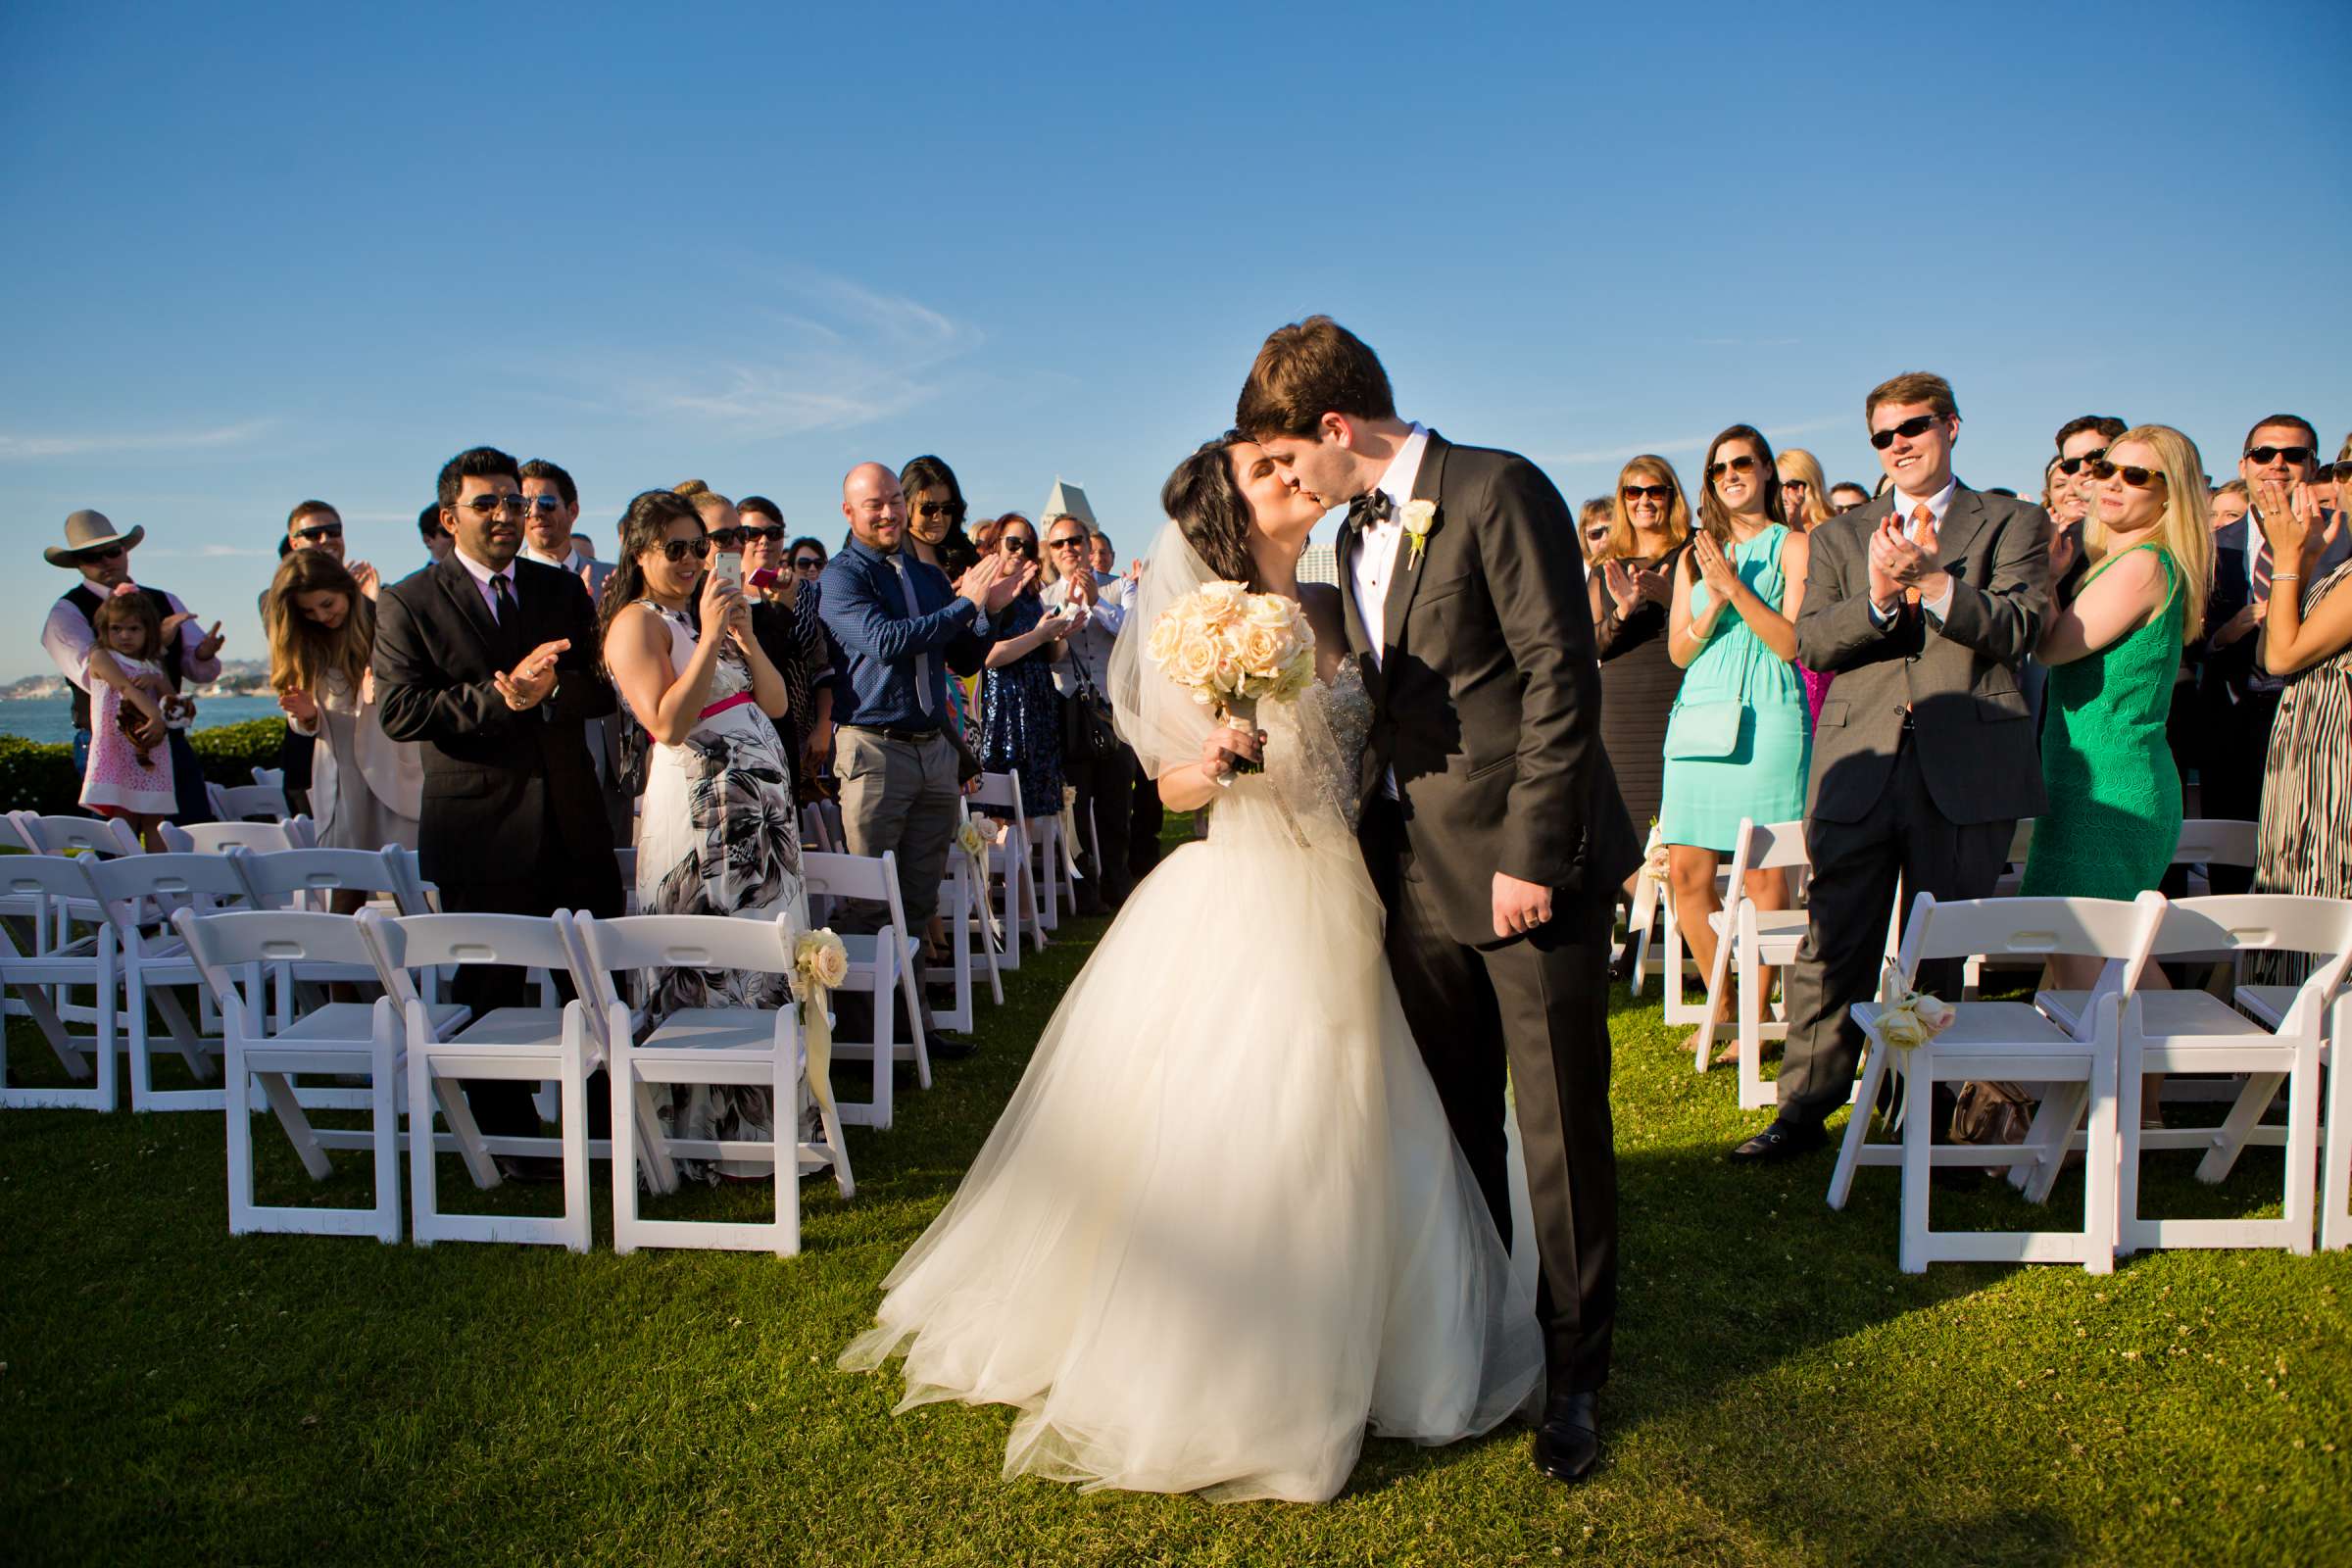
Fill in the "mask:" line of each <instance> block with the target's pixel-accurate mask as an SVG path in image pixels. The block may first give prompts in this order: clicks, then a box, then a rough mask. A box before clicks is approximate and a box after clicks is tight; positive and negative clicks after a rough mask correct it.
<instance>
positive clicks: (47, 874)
mask: <svg viewBox="0 0 2352 1568" xmlns="http://www.w3.org/2000/svg"><path fill="white" fill-rule="evenodd" d="M97 863H98V862H97V861H95V860H88V859H83V858H79V857H76V856H68V855H0V895H4V896H6V897H9V898H15V899H26V900H56V901H59V902H73V903H85V902H86V903H96V902H97V899H98V889H97V887H96V886H95V885H94V884H93V883H92V882H91V881H90V867H91V866H93V865H95V864H97ZM8 940H9V938H8V933H7V932H6V931H5V930H0V942H6V941H8Z"/></svg>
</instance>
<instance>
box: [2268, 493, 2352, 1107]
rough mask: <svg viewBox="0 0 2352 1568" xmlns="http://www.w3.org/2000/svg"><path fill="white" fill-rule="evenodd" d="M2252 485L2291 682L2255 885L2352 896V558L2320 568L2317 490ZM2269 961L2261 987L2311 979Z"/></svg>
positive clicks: (2298, 958) (2276, 636) (2271, 667)
mask: <svg viewBox="0 0 2352 1568" xmlns="http://www.w3.org/2000/svg"><path fill="white" fill-rule="evenodd" d="M2339 461H2341V460H2339ZM2338 482H2339V483H2340V482H2341V481H2338ZM2250 488H2251V489H2252V491H2253V501H2254V512H2255V515H2257V516H2259V518H2260V519H2261V527H2262V532H2263V541H2264V543H2265V544H2266V545H2267V546H2268V547H2269V558H2270V560H2271V561H2272V562H2273V563H2274V564H2276V565H2277V566H2278V567H2279V568H2280V569H2277V570H2274V571H2273V572H2272V574H2271V583H2272V585H2273V588H2274V592H2273V594H2272V597H2271V607H2270V611H2269V613H2268V614H2267V615H2266V616H2265V618H2264V620H2263V626H2262V632H2261V639H2260V640H2261V651H2262V661H2263V667H2264V668H2265V669H2266V670H2267V671H2268V672H2269V673H2270V674H2272V675H2274V676H2276V677H2278V679H2279V680H2281V681H2283V682H2284V683H2285V685H2284V688H2283V690H2282V691H2281V692H2280V695H2279V699H2278V716H2277V719H2276V721H2275V722H2274V723H2273V724H2272V726H2271V740H2270V753H2269V756H2268V758H2267V760H2266V764H2265V767H2264V770H2263V781H2262V836H2261V841H2260V849H2259V851H2258V855H2257V858H2258V862H2259V863H2258V864H2257V866H2256V868H2255V873H2254V887H2255V890H2256V891H2257V892H2262V893H2302V894H2308V895H2311V896H2313V897H2316V898H2324V899H2347V898H2352V833H2347V832H2346V831H2345V826H2344V825H2345V823H2347V822H2352V561H2348V562H2343V563H2339V564H2337V565H2335V566H2334V567H2333V568H2331V569H2327V570H2325V571H2323V570H2321V569H2320V568H2319V566H2318V564H2317V563H2318V562H2319V560H2320V558H2321V555H2322V553H2323V551H2324V549H2325V546H2324V544H2323V542H2322V541H2323V519H2322V516H2321V514H2320V508H2319V501H2318V496H2317V494H2316V493H2315V492H2316V487H2314V486H2312V485H2309V484H2305V485H2301V486H2297V485H2296V484H2294V483H2292V482H2291V481H2289V480H2286V479H2284V478H2280V477H2277V476H2265V477H2262V478H2259V479H2257V480H2255V481H2254V483H2253V484H2252V486H2251V487H2250ZM2269 957H2270V959H2271V961H2270V962H2269V963H2267V964H2264V963H2258V964H2257V966H2256V967H2257V971H2258V973H2257V975H2256V978H2257V979H2260V980H2264V981H2268V982H2270V983H2273V984H2278V985H2288V984H2296V983H2299V982H2301V981H2302V979H2303V978H2304V977H2305V976H2306V975H2307V974H2308V973H2309V972H2310V959H2309V958H2308V956H2302V955H2294V956H2287V955H2277V956H2269ZM2335 1049H2336V1050H2337V1051H2338V1052H2341V1051H2342V1050H2343V1047H2342V1046H2341V1045H2340V1044H2339V1045H2337V1046H2336V1048H2335ZM2338 1059H2339V1062H2340V1060H2341V1058H2340V1056H2339V1058H2338ZM2335 1070H2337V1071H2342V1070H2343V1069H2342V1067H2341V1066H2340V1065H2339V1066H2338V1067H2337V1068H2336V1069H2335Z"/></svg>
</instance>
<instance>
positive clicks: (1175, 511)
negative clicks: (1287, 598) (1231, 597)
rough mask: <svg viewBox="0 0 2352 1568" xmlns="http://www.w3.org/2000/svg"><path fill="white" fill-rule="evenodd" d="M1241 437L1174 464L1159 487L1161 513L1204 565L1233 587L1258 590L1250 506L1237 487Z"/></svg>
mask: <svg viewBox="0 0 2352 1568" xmlns="http://www.w3.org/2000/svg"><path fill="white" fill-rule="evenodd" d="M1242 439H1244V438H1243V436H1242V433H1241V432H1240V431H1239V430H1228V431H1226V432H1225V433H1224V434H1223V435H1221V436H1218V437H1217V438H1216V439H1215V440H1214V441H1203V442H1202V443H1201V447H1200V450H1199V451H1197V452H1195V453H1194V454H1193V455H1192V456H1191V457H1189V458H1187V459H1185V460H1184V461H1183V462H1182V463H1179V464H1178V465H1176V471H1175V472H1174V473H1171V474H1169V475H1168V482H1167V483H1166V484H1163V485H1161V486H1160V487H1159V510H1160V511H1162V512H1164V513H1166V514H1167V515H1168V516H1170V517H1172V518H1173V519H1175V522H1176V526H1177V528H1178V530H1180V531H1181V532H1182V533H1183V534H1184V541H1185V543H1186V544H1189V545H1191V546H1192V547H1193V549H1194V550H1196V551H1198V552H1199V553H1200V556H1201V563H1202V564H1205V565H1206V566H1207V567H1208V569H1209V570H1210V571H1211V572H1214V573H1215V574H1216V575H1217V576H1219V577H1223V578H1225V579H1226V580H1227V581H1229V582H1238V583H1244V584H1247V585H1249V586H1250V587H1252V588H1254V587H1256V586H1257V581H1256V579H1257V562H1256V560H1255V558H1253V557H1252V556H1251V555H1250V501H1249V498H1248V497H1246V496H1244V495H1243V494H1242V492H1241V488H1240V486H1238V485H1236V484H1235V483H1234V482H1233V448H1234V445H1235V443H1237V442H1239V441H1241V440H1242Z"/></svg>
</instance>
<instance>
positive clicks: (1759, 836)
mask: <svg viewBox="0 0 2352 1568" xmlns="http://www.w3.org/2000/svg"><path fill="white" fill-rule="evenodd" d="M1810 863H1811V861H1810V859H1809V858H1807V856H1806V853H1805V824H1804V823H1803V822H1801V821H1797V822H1773V823H1769V824H1760V823H1757V822H1754V821H1751V820H1749V819H1748V818H1746V817H1742V818H1740V832H1739V836H1738V838H1737V839H1735V840H1734V842H1733V849H1732V882H1731V887H1730V889H1729V890H1728V891H1727V892H1726V894H1725V904H1724V907H1722V908H1721V909H1720V910H1718V911H1717V912H1716V913H1715V914H1713V915H1711V916H1709V917H1708V924H1710V925H1711V926H1713V927H1714V929H1715V969H1714V973H1713V974H1712V975H1711V976H1710V977H1709V979H1708V983H1707V1011H1708V1014H1709V1015H1710V1016H1712V1015H1713V1014H1714V1012H1715V1009H1716V1007H1717V1006H1718V1005H1720V1004H1719V1002H1718V999H1719V998H1720V997H1721V996H1722V995H1723V988H1724V986H1725V984H1726V983H1727V981H1729V982H1731V983H1736V984H1737V985H1738V987H1739V993H1740V994H1739V1003H1738V1007H1739V1016H1738V1018H1737V1019H1736V1020H1735V1027H1736V1028H1737V1029H1738V1031H1739V1034H1738V1039H1739V1042H1740V1108H1741V1109H1742V1110H1753V1109H1755V1108H1756V1107H1758V1106H1761V1105H1770V1104H1775V1103H1778V1102H1779V1100H1780V1086H1779V1085H1778V1084H1777V1083H1772V1082H1767V1081H1766V1080H1765V1078H1764V1075H1763V1063H1764V1040H1765V1038H1766V1031H1768V1030H1769V1031H1770V1032H1771V1038H1772V1039H1775V1040H1785V1039H1787V1038H1788V1036H1789V1025H1788V1024H1787V1022H1785V1021H1783V1020H1781V1019H1777V1018H1776V1019H1772V1020H1769V1021H1768V1020H1767V1019H1766V1018H1765V1016H1764V1005H1765V1002H1766V1000H1767V999H1766V998H1765V995H1764V970H1765V969H1767V968H1785V967H1786V966H1787V965H1789V964H1791V963H1794V962H1795V961H1796V950H1797V947H1798V945H1799V944H1800V943H1802V942H1803V941H1804V939H1805V928H1806V923H1807V916H1806V913H1805V909H1804V907H1803V903H1802V898H1801V896H1802V893H1803V876H1804V871H1805V868H1806V866H1808V865H1809V864H1810ZM1750 871H1786V872H1788V873H1789V892H1790V894H1791V895H1792V897H1791V902H1792V903H1794V904H1795V905H1796V907H1794V908H1789V909H1765V908H1760V907H1757V905H1756V902H1755V901H1754V900H1753V899H1750V898H1749V897H1748V896H1747V873H1748V872H1750ZM1712 1033H1713V1031H1709V1038H1705V1039H1701V1040H1700V1041H1698V1042H1697V1044H1696V1048H1695V1053H1694V1054H1695V1056H1696V1060H1695V1061H1694V1062H1693V1063H1692V1065H1693V1067H1694V1068H1695V1069H1696V1070H1697V1071H1699V1072H1705V1071H1706V1070H1707V1068H1708V1067H1709V1066H1710V1065H1711V1064H1712V1063H1713V1060H1714V1052H1713V1047H1714V1040H1713V1039H1712Z"/></svg>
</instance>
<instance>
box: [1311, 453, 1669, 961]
mask: <svg viewBox="0 0 2352 1568" xmlns="http://www.w3.org/2000/svg"><path fill="white" fill-rule="evenodd" d="M1413 499H1415V500H1416V501H1434V502H1436V503H1437V516H1436V518H1435V520H1434V521H1433V522H1432V523H1431V525H1430V531H1429V535H1428V540H1427V543H1426V545H1425V547H1424V549H1423V551H1422V554H1421V559H1420V562H1419V563H1418V564H1413V562H1412V544H1411V541H1410V540H1409V539H1405V540H1400V541H1399V542H1398V544H1397V564H1396V569H1395V571H1394V572H1392V573H1391V575H1390V578H1389V589H1388V601H1387V604H1386V606H1385V607H1384V613H1383V627H1382V643H1383V647H1382V649H1381V651H1380V655H1381V657H1380V658H1379V659H1377V660H1375V659H1373V658H1372V657H1371V655H1372V649H1371V646H1370V639H1369V637H1368V636H1367V634H1366V632H1365V628H1364V620H1363V616H1362V614H1361V613H1359V610H1358V607H1357V605H1356V602H1355V584H1354V571H1355V561H1356V556H1357V552H1358V548H1359V545H1360V539H1359V536H1358V535H1357V533H1356V531H1355V530H1354V529H1352V528H1349V529H1348V530H1345V531H1344V532H1343V534H1342V536H1341V539H1340V552H1339V575H1340V583H1341V589H1340V593H1341V598H1342V600H1343V602H1344V603H1345V605H1346V607H1347V616H1348V650H1349V651H1350V652H1351V653H1353V654H1355V655H1356V656H1357V657H1358V658H1359V659H1360V660H1361V661H1362V664H1363V673H1364V684H1365V687H1366V688H1367V689H1368V690H1369V691H1370V692H1371V694H1372V704H1373V716H1372V736H1371V744H1370V745H1369V746H1368V747H1367V748H1366V749H1365V754H1364V768H1363V777H1362V780H1361V788H1362V791H1363V796H1364V799H1365V801H1366V802H1367V803H1369V802H1370V801H1371V800H1372V799H1373V798H1374V797H1375V796H1377V795H1378V793H1379V792H1380V790H1381V787H1382V779H1383V776H1384V775H1385V774H1386V773H1387V772H1388V771H1389V769H1391V768H1392V767H1393V768H1395V769H1396V773H1397V794H1398V797H1399V800H1400V802H1401V804H1402V806H1403V810H1404V817H1405V832H1406V837H1407V841H1408V843H1409V844H1410V845H1411V848H1412V853H1413V864H1414V869H1415V873H1416V874H1417V875H1419V876H1422V877H1426V878H1428V879H1429V880H1430V881H1431V882H1432V884H1433V887H1434V890H1435V892H1436V893H1437V895H1438V901H1439V906H1440V907H1441V908H1443V909H1444V911H1445V915H1446V930H1447V933H1448V934H1449V935H1450V936H1451V937H1452V938H1453V939H1454V940H1455V941H1457V942H1461V943H1465V944H1471V945H1479V946H1491V945H1493V943H1494V942H1495V912H1494V911H1495V903H1494V894H1495V889H1494V877H1495V872H1497V871H1502V872H1507V873H1508V874H1510V875H1512V876H1515V877H1519V878H1522V879H1523V880H1526V881H1529V882H1535V883H1540V884H1542V885H1543V886H1545V887H1548V888H1551V889H1552V890H1554V896H1555V899H1559V900H1563V901H1565V902H1568V903H1570V904H1575V903H1579V902H1598V903H1601V904H1603V905H1605V904H1606V902H1607V901H1609V900H1611V899H1612V898H1614V896H1615V894H1616V890H1617V887H1618V884H1619V883H1621V882H1623V881H1624V880H1625V878H1626V877H1627V876H1628V875H1630V874H1631V873H1632V872H1633V869H1634V867H1635V866H1636V865H1638V864H1640V863H1641V859H1642V844H1641V840H1640V839H1638V838H1637V837H1636V836H1635V834H1634V828H1633V822H1632V820H1631V819H1630V818H1629V817H1628V816H1627V815H1626V811H1625V801H1624V799H1623V797H1621V796H1620V795H1619V794H1618V791H1617V775H1616V774H1615V773H1614V772H1613V771H1611V769H1610V767H1609V760H1608V758H1607V756H1606V754H1604V753H1603V752H1602V750H1601V745H1600V666H1599V663H1598V662H1597V660H1596V658H1595V656H1594V653H1593V612H1592V609H1591V606H1590V604H1589V602H1588V600H1587V597H1586V588H1585V568H1584V559H1583V556H1582V554H1581V553H1580V552H1579V550H1578V548H1577V542H1576V519H1575V518H1574V517H1573V516H1572V515H1570V513H1569V511H1568V505H1567V503H1566V502H1564V501H1562V500H1561V499H1560V493H1559V491H1557V490H1555V489H1554V488H1552V484H1551V481H1550V480H1549V479H1546V478H1545V477H1544V474H1543V471H1542V470H1541V469H1539V468H1537V466H1535V465H1534V464H1532V463H1530V462H1528V461H1527V460H1526V459H1525V458H1522V457H1520V456H1518V455H1517V454H1515V453H1510V452H1495V451H1490V450H1488V449H1485V448H1482V447H1457V446H1454V445H1452V444H1451V443H1450V442H1448V441H1446V439H1445V438H1444V437H1442V436H1440V435H1438V434H1437V433H1436V432H1434V431H1432V432H1431V433H1430V437H1429V445H1428V449H1427V450H1426V452H1425V453H1424V454H1423V456H1422V459H1421V471H1420V473H1419V475H1418V476H1417V477H1416V478H1415V480H1414V482H1413Z"/></svg>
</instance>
